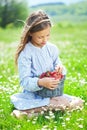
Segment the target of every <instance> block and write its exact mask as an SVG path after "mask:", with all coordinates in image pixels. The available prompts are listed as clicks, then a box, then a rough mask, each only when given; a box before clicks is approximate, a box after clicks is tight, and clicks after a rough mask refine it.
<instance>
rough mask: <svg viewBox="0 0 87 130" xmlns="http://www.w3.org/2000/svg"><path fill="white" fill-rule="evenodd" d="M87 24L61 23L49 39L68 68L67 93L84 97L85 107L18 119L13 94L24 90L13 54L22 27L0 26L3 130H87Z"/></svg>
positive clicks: (0, 108) (1, 125) (1, 129)
mask: <svg viewBox="0 0 87 130" xmlns="http://www.w3.org/2000/svg"><path fill="white" fill-rule="evenodd" d="M86 28H87V23H83V24H76V25H74V24H70V23H59V24H58V25H55V26H54V27H53V28H52V33H51V39H50V41H51V42H53V44H56V45H57V47H58V48H59V50H60V58H61V60H62V62H63V64H64V65H65V66H66V68H67V77H66V81H65V89H64V92H65V93H68V94H70V95H75V96H79V97H81V98H82V99H84V100H85V103H84V107H83V109H80V110H76V111H71V112H69V111H67V112H61V111H59V112H55V113H52V114H50V113H49V112H47V113H45V114H44V115H39V116H38V117H35V118H32V119H28V118H26V117H25V118H23V119H20V120H18V119H16V118H15V117H13V116H11V112H12V110H13V109H14V107H13V105H12V104H11V102H10V96H11V95H12V94H14V93H16V92H19V91H21V89H20V85H19V79H18V73H17V70H16V68H15V65H14V54H15V50H16V46H17V44H18V42H19V39H20V34H21V29H7V30H3V29H0V130H47V129H48V130H81V129H82V130H87V29H86Z"/></svg>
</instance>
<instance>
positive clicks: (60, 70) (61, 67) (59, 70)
mask: <svg viewBox="0 0 87 130" xmlns="http://www.w3.org/2000/svg"><path fill="white" fill-rule="evenodd" d="M63 69H64V66H63V65H57V66H56V67H55V70H56V71H57V72H58V73H60V74H62V72H63Z"/></svg>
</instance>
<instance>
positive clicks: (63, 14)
mask: <svg viewBox="0 0 87 130" xmlns="http://www.w3.org/2000/svg"><path fill="white" fill-rule="evenodd" d="M38 9H43V10H45V11H46V12H47V13H48V14H49V16H51V18H52V20H53V22H56V23H57V22H64V21H68V22H84V21H87V1H86V0H42V1H41V0H35V1H33V0H25V1H24V0H0V27H2V28H6V27H13V26H19V25H20V26H21V25H22V24H23V23H21V22H19V20H25V19H26V17H27V16H28V15H29V13H31V12H32V11H34V10H38Z"/></svg>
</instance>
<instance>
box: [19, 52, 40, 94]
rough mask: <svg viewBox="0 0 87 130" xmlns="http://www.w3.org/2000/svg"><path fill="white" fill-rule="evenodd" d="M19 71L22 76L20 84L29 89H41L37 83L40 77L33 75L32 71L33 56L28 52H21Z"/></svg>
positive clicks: (20, 76)
mask: <svg viewBox="0 0 87 130" xmlns="http://www.w3.org/2000/svg"><path fill="white" fill-rule="evenodd" d="M18 71H19V78H20V85H21V86H22V87H23V88H24V89H25V90H28V91H32V92H34V91H38V90H41V89H42V88H40V87H39V86H38V84H37V82H38V77H33V76H32V73H31V57H30V56H29V57H27V56H26V53H24V52H21V54H20V55H19V58H18Z"/></svg>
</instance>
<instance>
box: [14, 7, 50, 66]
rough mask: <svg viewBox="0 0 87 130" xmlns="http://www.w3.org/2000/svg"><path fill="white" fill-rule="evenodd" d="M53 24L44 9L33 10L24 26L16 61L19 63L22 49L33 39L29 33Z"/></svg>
mask: <svg viewBox="0 0 87 130" xmlns="http://www.w3.org/2000/svg"><path fill="white" fill-rule="evenodd" d="M48 25H49V26H51V21H50V19H49V17H48V15H47V14H46V13H45V12H44V11H42V10H38V11H35V12H33V13H32V14H31V15H30V16H29V17H28V18H27V19H26V22H25V25H24V28H23V32H22V35H21V39H20V43H19V45H18V48H17V50H16V55H15V63H16V64H17V60H18V57H19V54H20V53H21V51H22V50H23V49H24V48H25V45H26V44H27V43H28V42H29V41H31V38H32V37H31V36H30V35H29V33H35V32H38V31H41V30H43V29H45V28H46V27H47V26H48Z"/></svg>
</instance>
